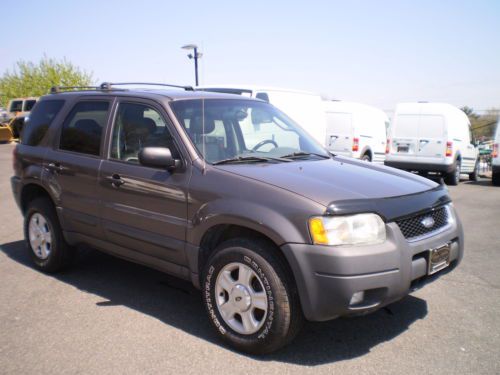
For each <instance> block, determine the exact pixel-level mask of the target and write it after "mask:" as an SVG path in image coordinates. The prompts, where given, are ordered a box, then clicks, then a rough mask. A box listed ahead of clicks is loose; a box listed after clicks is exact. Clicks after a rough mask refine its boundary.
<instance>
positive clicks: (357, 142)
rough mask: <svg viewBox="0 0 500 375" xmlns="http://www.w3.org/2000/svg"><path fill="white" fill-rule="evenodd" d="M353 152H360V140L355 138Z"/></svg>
mask: <svg viewBox="0 0 500 375" xmlns="http://www.w3.org/2000/svg"><path fill="white" fill-rule="evenodd" d="M352 150H353V151H359V138H353V140H352Z"/></svg>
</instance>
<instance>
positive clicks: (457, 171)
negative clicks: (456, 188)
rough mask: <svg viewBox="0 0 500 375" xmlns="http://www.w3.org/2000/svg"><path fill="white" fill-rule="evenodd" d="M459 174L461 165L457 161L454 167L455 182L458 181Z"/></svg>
mask: <svg viewBox="0 0 500 375" xmlns="http://www.w3.org/2000/svg"><path fill="white" fill-rule="evenodd" d="M460 174H461V165H460V163H457V167H456V168H455V181H456V182H457V184H458V183H459V182H460Z"/></svg>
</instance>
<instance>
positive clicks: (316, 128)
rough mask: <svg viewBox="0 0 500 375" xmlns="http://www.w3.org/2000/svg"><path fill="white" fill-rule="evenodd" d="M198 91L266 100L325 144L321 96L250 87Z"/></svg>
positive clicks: (303, 92) (232, 86) (208, 87)
mask: <svg viewBox="0 0 500 375" xmlns="http://www.w3.org/2000/svg"><path fill="white" fill-rule="evenodd" d="M198 89H200V90H204V91H214V92H222V93H227V94H237V95H243V96H248V97H251V98H257V99H261V100H264V101H266V102H268V103H271V104H272V105H274V106H275V107H276V108H278V109H280V110H281V111H283V112H284V113H285V114H286V115H287V116H289V117H290V118H291V119H292V120H294V121H295V122H296V123H298V124H299V125H301V126H302V127H303V128H304V129H305V130H307V132H308V133H309V134H310V135H312V136H313V137H314V138H315V139H316V140H317V141H318V142H321V144H324V142H325V115H324V111H323V99H322V98H321V95H318V94H314V93H310V92H306V91H299V90H290V89H283V88H275V87H259V86H250V85H214V86H203V87H198Z"/></svg>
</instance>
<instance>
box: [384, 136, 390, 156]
mask: <svg viewBox="0 0 500 375" xmlns="http://www.w3.org/2000/svg"><path fill="white" fill-rule="evenodd" d="M390 145H391V140H390V139H387V143H386V144H385V153H386V154H388V153H389V152H390V150H391V148H390Z"/></svg>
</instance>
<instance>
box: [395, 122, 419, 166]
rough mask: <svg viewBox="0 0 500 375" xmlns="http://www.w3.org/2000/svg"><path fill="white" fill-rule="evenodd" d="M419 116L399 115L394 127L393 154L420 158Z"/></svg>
mask: <svg viewBox="0 0 500 375" xmlns="http://www.w3.org/2000/svg"><path fill="white" fill-rule="evenodd" d="M418 127H419V115H418V114H417V113H416V114H398V115H397V117H396V119H395V121H394V123H393V125H392V136H393V138H392V152H391V153H392V154H394V155H399V156H415V157H416V156H418V152H419V131H418Z"/></svg>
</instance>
